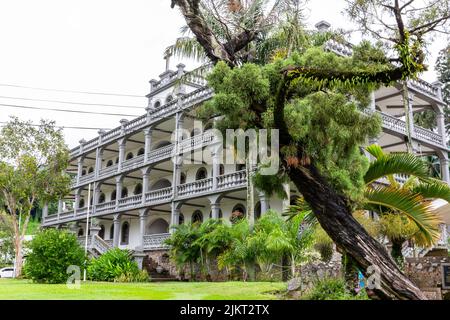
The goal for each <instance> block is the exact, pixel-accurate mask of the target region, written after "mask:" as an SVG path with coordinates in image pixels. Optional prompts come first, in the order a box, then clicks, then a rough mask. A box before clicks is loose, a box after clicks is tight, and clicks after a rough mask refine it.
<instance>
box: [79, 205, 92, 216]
mask: <svg viewBox="0 0 450 320" xmlns="http://www.w3.org/2000/svg"><path fill="white" fill-rule="evenodd" d="M90 209H91V210H92V207H91V208H90ZM86 213H87V207H83V208H77V209H76V215H77V216H82V215H85V214H86Z"/></svg>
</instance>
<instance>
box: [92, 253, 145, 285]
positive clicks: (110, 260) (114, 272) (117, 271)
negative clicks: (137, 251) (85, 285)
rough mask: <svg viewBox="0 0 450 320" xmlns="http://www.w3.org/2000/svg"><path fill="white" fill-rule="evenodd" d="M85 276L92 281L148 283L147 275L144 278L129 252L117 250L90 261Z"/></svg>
mask: <svg viewBox="0 0 450 320" xmlns="http://www.w3.org/2000/svg"><path fill="white" fill-rule="evenodd" d="M144 272H145V271H144ZM145 273H146V272H145ZM87 274H88V277H89V279H91V280H94V281H120V282H136V281H148V275H147V277H144V274H143V272H141V271H140V270H139V267H138V265H137V263H136V262H135V261H133V260H132V256H131V252H130V251H129V250H121V249H118V248H114V249H111V250H108V251H107V252H106V253H105V254H103V255H101V256H100V257H98V258H96V259H92V260H91V261H90V262H89V265H88V267H87Z"/></svg>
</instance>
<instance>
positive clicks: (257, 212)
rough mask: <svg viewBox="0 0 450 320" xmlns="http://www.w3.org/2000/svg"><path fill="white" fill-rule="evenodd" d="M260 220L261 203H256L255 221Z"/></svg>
mask: <svg viewBox="0 0 450 320" xmlns="http://www.w3.org/2000/svg"><path fill="white" fill-rule="evenodd" d="M259 218H261V202H260V201H258V202H257V203H256V205H255V219H256V220H258V219H259Z"/></svg>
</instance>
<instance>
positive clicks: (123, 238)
mask: <svg viewBox="0 0 450 320" xmlns="http://www.w3.org/2000/svg"><path fill="white" fill-rule="evenodd" d="M121 231H122V232H121V235H120V244H128V240H129V237H130V225H129V223H128V222H127V221H125V222H124V223H123V224H122V230H121Z"/></svg>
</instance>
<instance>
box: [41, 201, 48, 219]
mask: <svg viewBox="0 0 450 320" xmlns="http://www.w3.org/2000/svg"><path fill="white" fill-rule="evenodd" d="M47 217H48V203H47V202H45V203H44V206H43V207H42V221H43V222H45V219H46V218H47Z"/></svg>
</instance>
